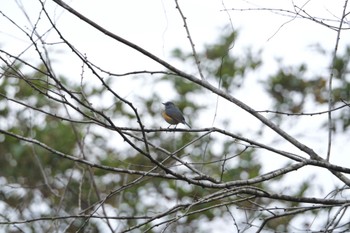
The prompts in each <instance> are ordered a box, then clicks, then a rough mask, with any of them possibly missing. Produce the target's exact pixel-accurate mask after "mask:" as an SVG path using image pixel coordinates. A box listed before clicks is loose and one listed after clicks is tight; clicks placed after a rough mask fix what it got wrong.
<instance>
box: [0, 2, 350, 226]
mask: <svg viewBox="0 0 350 233" xmlns="http://www.w3.org/2000/svg"><path fill="white" fill-rule="evenodd" d="M33 2H34V1H33ZM347 3H348V2H347V1H344V6H343V11H342V13H341V14H339V15H338V16H337V17H334V18H335V19H327V18H321V17H316V16H313V15H311V14H310V13H308V12H307V10H306V9H305V6H306V4H304V5H302V6H298V5H294V6H293V7H294V8H293V10H286V9H272V8H245V9H238V8H235V9H228V8H227V7H225V5H224V4H223V10H222V12H223V13H228V14H230V13H232V12H243V13H245V12H247V13H248V12H251V11H254V12H262V11H267V12H269V13H271V14H273V13H275V14H279V15H281V16H282V17H284V18H286V19H287V20H288V21H287V22H288V23H289V22H292V21H293V20H295V19H302V20H305V21H312V22H314V23H315V25H321V26H322V27H326V28H328V29H329V31H330V32H336V37H335V43H334V50H333V51H332V54H331V55H330V57H331V69H329V73H328V74H327V76H325V77H312V78H308V77H306V75H305V73H306V70H307V68H306V66H307V64H302V65H300V66H299V67H294V68H293V69H286V68H285V67H283V66H282V65H281V67H280V68H279V70H278V71H277V72H276V74H272V75H271V77H269V79H268V81H267V82H266V84H265V89H266V92H267V94H268V95H270V98H271V100H272V101H271V102H272V103H273V107H272V108H271V109H268V110H262V109H254V108H252V107H251V106H250V105H248V104H247V103H246V102H245V101H242V100H240V99H239V98H236V97H235V93H234V91H238V90H240V89H242V88H244V87H242V83H243V82H244V79H245V77H246V76H248V73H249V72H257V69H258V68H259V67H261V66H262V64H263V61H262V59H261V58H260V57H259V54H254V53H252V52H251V51H247V53H246V54H245V56H244V57H238V56H236V55H235V54H234V53H233V51H232V48H233V47H234V44H235V41H236V39H237V37H238V33H237V31H235V30H234V29H233V28H232V27H231V26H232V24H233V22H232V21H233V20H232V19H231V18H230V17H229V18H228V21H229V23H228V24H229V25H231V26H229V27H228V28H229V30H226V31H225V32H223V33H222V35H220V36H219V38H218V42H216V43H215V44H211V45H206V46H205V48H204V49H198V48H197V47H196V46H195V43H196V40H195V39H194V37H193V36H192V35H191V33H192V31H191V27H190V25H188V22H187V20H188V18H191V15H186V13H185V11H184V9H183V8H182V5H181V1H180V2H179V1H178V0H175V1H174V2H172V3H171V4H173V5H174V12H176V13H178V16H179V19H180V21H179V23H180V24H181V25H184V31H183V32H181V33H184V35H185V37H186V38H187V39H188V45H189V48H190V52H185V51H183V50H182V48H179V49H175V50H174V51H173V60H169V61H168V60H166V59H163V58H162V57H161V56H158V55H155V54H154V53H152V52H150V51H149V50H147V49H145V48H144V47H143V46H141V45H138V44H136V43H133V42H132V41H130V40H128V39H125V38H123V37H121V36H120V35H118V34H117V33H115V32H114V31H113V30H109V29H107V28H106V27H104V26H103V24H101V23H97V20H93V19H90V18H89V17H87V16H86V15H84V14H83V13H81V11H79V10H77V9H74V8H73V7H72V6H71V4H69V3H66V2H63V1H61V0H53V1H37V2H35V4H36V5H35V9H36V13H35V17H34V18H33V14H30V13H29V8H28V7H29V6H27V5H26V4H28V3H22V2H20V1H18V2H17V10H19V11H20V12H21V16H24V17H25V19H26V22H27V24H26V26H22V25H23V24H22V21H21V20H22V19H23V18H21V17H18V18H17V17H14V16H13V15H11V12H7V11H6V10H2V9H1V8H2V7H1V8H0V13H1V20H3V21H5V22H6V25H9V27H10V28H11V30H14V31H16V33H17V32H19V35H21V36H22V37H21V38H23V41H24V42H25V43H27V44H28V47H27V49H26V50H24V51H20V52H16V49H13V48H12V49H8V48H7V47H5V49H0V54H1V55H0V59H1V76H0V80H1V81H0V96H1V99H0V103H1V106H2V107H1V110H0V117H1V118H0V120H1V122H0V133H1V136H0V140H1V145H0V152H1V158H0V161H1V162H0V164H1V171H0V175H1V177H2V179H0V180H1V186H0V187H1V189H0V192H1V197H2V198H1V200H0V203H1V205H0V210H1V215H0V216H1V219H0V229H3V230H4V231H6V232H89V231H90V232H190V231H196V232H200V231H203V232H208V231H212V230H217V231H223V230H226V231H230V232H262V231H267V230H270V231H275V232H288V231H310V230H311V231H320V232H321V231H324V232H346V231H348V230H349V227H350V226H349V221H348V217H349V212H348V211H347V207H348V201H347V200H348V198H349V196H348V186H349V185H350V180H349V178H348V177H347V175H346V174H349V173H350V168H348V166H347V164H346V163H344V164H340V165H339V164H334V163H332V162H331V161H332V156H333V155H332V153H333V152H332V151H333V150H332V145H333V140H334V136H335V135H344V133H346V130H347V127H348V126H349V125H350V123H349V120H348V119H349V113H348V112H349V109H348V107H349V102H348V101H349V93H350V85H349V82H348V77H347V76H348V75H347V73H348V72H347V66H348V63H349V59H348V57H349V55H350V49H348V50H346V51H345V52H344V54H341V53H342V52H340V51H339V41H340V39H341V36H342V32H343V31H345V30H347V29H348V23H347V21H346V17H347V15H348V12H347V9H348V8H347ZM166 4H170V3H166ZM31 7H34V5H31ZM31 10H32V9H31ZM62 15H63V16H65V17H66V16H68V17H72V20H78V22H79V24H80V25H81V27H82V28H83V27H88V28H90V29H91V28H93V29H94V33H97V34H96V35H99V36H103V37H104V38H108V39H111V40H113V41H114V42H115V44H116V46H117V45H118V46H119V45H123V48H124V49H125V48H127V52H128V53H130V54H132V56H133V55H134V54H138V55H142V56H143V59H146V60H147V61H152V62H154V63H156V64H157V67H160V68H159V70H152V69H149V70H131V71H128V72H125V73H122V72H120V73H118V72H119V70H118V68H116V69H115V70H113V69H111V68H109V66H108V65H107V64H102V65H101V64H99V63H98V62H95V61H94V57H90V56H89V55H87V54H86V53H85V51H84V49H81V48H80V44H78V43H76V42H74V41H72V40H71V39H70V37H69V35H67V34H65V33H64V27H65V26H66V25H61V24H60V23H59V22H60V18H61V17H62ZM125 23H126V24H127V22H125ZM284 25H285V24H282V26H281V28H282V27H283V26H284ZM77 30H78V29H77ZM227 31H228V32H227ZM278 31H279V30H277V31H276V33H278ZM179 33H180V32H179ZM94 35H95V34H94ZM81 39H82V40H84V38H81ZM60 50H62V51H64V56H65V58H66V59H68V60H70V59H71V60H74V61H75V63H73V62H72V64H77V63H76V62H77V61H78V63H79V64H80V65H79V67H64V68H63V69H76V70H79V71H80V76H79V77H74V76H72V77H63V72H61V70H60V69H62V66H61V67H60V61H57V60H56V59H57V58H59V56H56V55H57V54H58V53H59V51H60ZM33 54H34V55H33ZM138 55H137V56H138ZM123 56H125V57H126V56H128V54H125V55H122V56H121V57H123ZM135 56H136V55H135ZM179 61H182V62H183V64H184V66H183V67H185V68H177V66H175V65H174V64H177V63H178V62H179ZM185 64H192V65H193V67H190V69H191V71H190V72H188V71H186V69H188V67H186V65H185ZM193 73H197V74H198V75H194V74H193ZM124 85H128V86H132V87H133V88H134V90H137V91H135V93H133V94H125V92H124V90H123V86H124ZM164 85H168V86H170V87H171V88H173V90H175V91H176V93H177V96H178V98H177V102H176V103H177V104H178V106H179V108H180V109H181V110H182V111H183V112H184V113H185V116H186V117H188V118H187V119H188V120H189V121H193V122H194V123H195V122H196V120H197V119H198V121H200V120H201V117H199V113H201V114H202V115H204V114H207V113H206V112H205V111H207V110H208V108H209V109H210V111H211V113H213V115H214V116H213V117H212V118H213V121H215V120H216V117H217V116H216V115H217V114H218V111H217V108H218V103H219V101H224V102H225V103H226V104H227V105H226V106H228V107H227V110H226V111H231V109H229V108H230V107H232V108H233V109H238V110H237V111H241V112H244V114H246V116H247V121H249V123H248V124H250V121H252V122H253V121H255V122H259V127H258V129H256V130H254V131H251V130H247V129H246V130H244V131H242V132H240V133H237V132H236V131H233V130H232V128H231V125H232V124H233V122H232V121H231V119H230V115H228V116H227V118H224V119H223V120H222V121H221V122H219V123H218V124H217V125H218V126H216V124H213V125H212V126H211V127H203V128H201V127H198V126H199V125H198V124H192V125H194V127H193V128H192V129H184V128H181V127H175V128H174V127H168V128H167V127H160V125H161V124H160V123H159V122H160V120H161V117H160V111H161V109H160V106H161V103H162V101H163V102H164V101H165V100H163V98H164V96H162V95H161V94H159V93H157V92H156V91H155V90H156V89H157V88H163V87H164ZM257 85H258V84H257ZM164 90H165V89H164ZM145 91H147V93H145ZM297 95H298V98H297V97H296V96H297ZM195 96H197V97H198V98H202V99H203V98H204V99H206V101H205V102H206V103H214V105H210V106H203V105H201V104H199V103H198V101H196V98H195ZM257 98H259V97H257ZM310 98H312V99H313V101H311V102H312V104H313V105H317V106H324V105H325V104H326V105H327V109H326V110H324V111H315V112H313V111H310V110H309V109H308V108H307V103H308V102H307V101H308V99H310ZM232 111H233V110H232ZM324 115H326V116H327V119H326V121H324V122H323V120H322V119H321V120H318V121H319V122H320V124H324V126H325V127H324V128H321V129H320V128H318V129H314V130H322V131H324V130H327V132H328V136H327V137H328V138H327V140H328V143H327V144H328V146H327V152H326V155H325V156H324V155H322V154H320V153H318V152H317V150H316V149H315V148H314V147H313V146H308V145H307V143H306V142H305V141H304V139H305V138H303V137H298V136H295V135H293V133H291V132H289V130H285V129H284V127H282V126H281V124H282V123H284V122H290V121H291V120H292V121H293V124H296V123H294V121H298V120H299V119H303V120H305V119H307V120H306V121H315V118H314V117H315V116H324ZM249 117H251V118H249ZM292 117H293V118H292ZM294 117H295V118H297V119H298V120H294ZM250 119H252V120H250ZM242 123H243V122H242ZM235 124H236V125H238V124H239V123H237V122H235ZM252 124H255V123H252ZM304 124H305V123H304ZM306 124H307V123H306ZM336 125H338V128H336ZM291 128H292V127H291ZM325 128H326V129H325ZM271 135H273V136H271ZM266 137H272V138H274V139H275V138H277V139H276V140H274V141H273V140H266ZM327 140H326V141H327ZM271 141H272V142H274V143H270V142H271ZM323 143H324V142H323ZM281 144H284V145H289V147H285V148H287V149H281V147H280V145H281ZM346 149H347V148H344V151H346V152H347V150H346ZM344 156H346V154H344ZM267 160H269V161H271V162H274V161H275V160H276V161H277V160H278V161H280V162H279V164H282V165H277V166H278V168H276V166H273V167H269V166H266V164H268V162H267ZM345 161H346V160H345ZM308 169H314V170H315V171H317V172H320V173H327V174H328V173H329V176H332V177H333V178H334V179H335V184H334V185H330V184H327V183H324V184H318V185H317V186H316V185H315V184H314V183H313V180H312V179H313V177H312V176H311V175H310V176H308V175H307V174H308V173H307V172H305V170H308ZM296 177H297V178H296ZM300 177H305V180H300ZM291 181H292V183H287V184H286V182H291ZM317 188H318V189H320V190H321V191H316V189H317ZM329 188H331V191H329ZM325 190H326V191H325ZM324 192H326V193H324ZM223 222H225V226H222V225H220V224H222V223H223Z"/></svg>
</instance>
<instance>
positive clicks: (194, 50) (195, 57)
mask: <svg viewBox="0 0 350 233" xmlns="http://www.w3.org/2000/svg"><path fill="white" fill-rule="evenodd" d="M175 4H176V9H177V10H178V11H179V13H180V15H181V18H182V20H183V22H184V27H185V29H186V33H187V38H188V40H189V41H190V44H191V48H192V53H193V57H194V60H195V62H196V65H197V69H198V72H199V76H200V77H201V79H202V80H203V81H204V80H205V79H204V76H203V73H202V69H201V66H200V63H201V62H200V61H199V58H198V55H197V52H196V49H195V45H194V43H193V40H192V37H191V34H190V30H188V26H187V22H186V17H185V15H184V14H183V13H182V11H181V9H180V6H179V3H178V0H175Z"/></svg>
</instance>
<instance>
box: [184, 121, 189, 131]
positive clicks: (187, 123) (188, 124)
mask: <svg viewBox="0 0 350 233" xmlns="http://www.w3.org/2000/svg"><path fill="white" fill-rule="evenodd" d="M184 123H185V125H187V126H188V127H189V128H190V129H191V126H190V125H189V124H188V123H187V122H186V121H184Z"/></svg>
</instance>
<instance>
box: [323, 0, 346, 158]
mask: <svg viewBox="0 0 350 233" xmlns="http://www.w3.org/2000/svg"><path fill="white" fill-rule="evenodd" d="M347 5H348V0H345V3H344V7H343V13H342V17H341V19H340V23H339V28H338V30H337V31H338V33H337V38H336V42H335V47H334V52H333V58H332V64H331V74H330V77H329V80H328V146H327V159H326V160H327V161H329V158H330V155H331V148H332V130H333V120H332V111H331V110H332V107H333V97H332V81H333V76H334V65H335V64H334V63H335V59H336V57H337V52H338V46H339V41H340V32H341V28H342V26H343V22H344V18H345V16H346V12H345V11H346V8H347Z"/></svg>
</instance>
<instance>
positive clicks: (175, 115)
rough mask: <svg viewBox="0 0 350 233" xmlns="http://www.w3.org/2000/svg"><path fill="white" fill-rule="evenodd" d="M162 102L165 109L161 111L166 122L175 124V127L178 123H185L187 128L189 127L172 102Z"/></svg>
mask: <svg viewBox="0 0 350 233" xmlns="http://www.w3.org/2000/svg"><path fill="white" fill-rule="evenodd" d="M163 104H164V105H165V109H164V111H163V112H162V116H163V118H164V120H165V121H166V122H168V123H169V124H170V125H175V128H176V125H177V124H179V123H182V124H184V125H187V126H188V127H189V128H191V126H190V125H189V124H188V123H187V122H186V121H185V118H184V116H183V115H182V112H181V111H180V110H179V109H178V108H177V107H176V106H175V104H174V103H173V102H170V101H168V102H166V103H163ZM169 127H170V126H169ZM169 127H168V128H169Z"/></svg>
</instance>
